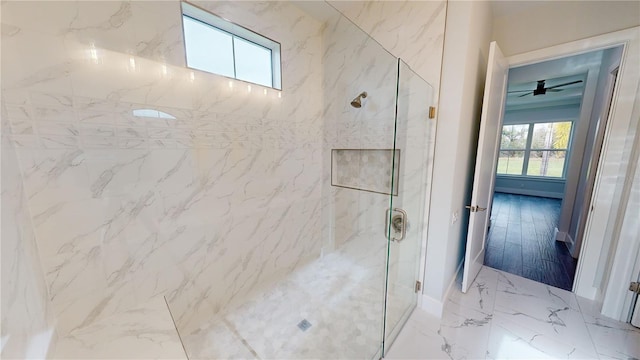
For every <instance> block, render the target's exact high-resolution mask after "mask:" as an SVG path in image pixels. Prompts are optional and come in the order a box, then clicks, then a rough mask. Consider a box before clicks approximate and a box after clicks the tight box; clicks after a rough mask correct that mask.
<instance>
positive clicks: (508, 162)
mask: <svg viewBox="0 0 640 360" xmlns="http://www.w3.org/2000/svg"><path fill="white" fill-rule="evenodd" d="M564 160H565V159H564V158H554V157H551V158H550V159H549V166H548V168H547V175H546V176H549V177H558V178H559V177H562V169H563V167H564ZM523 161H524V159H523V158H522V157H506V156H504V157H502V156H501V157H499V158H498V174H507V175H522V162H523ZM541 163H542V159H535V158H534V159H530V160H529V167H528V169H527V175H531V176H541V175H540V165H541Z"/></svg>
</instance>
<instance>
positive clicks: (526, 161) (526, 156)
mask: <svg viewBox="0 0 640 360" xmlns="http://www.w3.org/2000/svg"><path fill="white" fill-rule="evenodd" d="M563 122H570V123H571V131H569V141H568V143H567V148H566V149H542V148H540V149H539V148H536V149H532V148H531V143H532V142H533V128H534V125H535V124H551V123H563ZM511 125H528V126H529V128H528V130H527V143H526V144H525V147H524V149H503V148H502V147H501V146H499V147H498V157H500V153H501V152H503V151H522V152H524V155H523V156H524V159H523V160H522V168H521V169H520V174H519V175H518V174H501V173H498V171H497V169H496V176H504V177H517V178H532V179H538V180H547V179H548V180H566V178H567V168H568V165H569V157H570V156H571V145H572V143H573V131H574V129H575V120H571V119H566V120H544V121H528V122H514V123H510V124H502V128H504V127H505V126H511ZM500 130H501V133H502V129H500ZM532 151H564V152H566V154H565V158H564V159H565V160H564V164H563V166H562V176H561V177H555V176H539V175H527V169H529V157H530V155H531V152H532Z"/></svg>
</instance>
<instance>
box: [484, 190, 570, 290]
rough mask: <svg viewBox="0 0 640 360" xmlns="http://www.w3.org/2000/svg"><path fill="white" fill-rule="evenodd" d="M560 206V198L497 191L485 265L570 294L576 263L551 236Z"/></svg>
mask: <svg viewBox="0 0 640 360" xmlns="http://www.w3.org/2000/svg"><path fill="white" fill-rule="evenodd" d="M560 204H561V201H560V200H559V199H549V198H542V197H536V196H525V195H513V194H503V193H498V192H496V193H495V194H494V196H493V209H492V211H491V228H490V230H489V235H488V240H487V248H486V253H485V258H484V264H485V265H487V266H490V267H492V268H495V269H499V270H503V271H507V272H509V273H512V274H515V275H520V276H522V277H525V278H527V279H531V280H535V281H539V282H541V283H545V284H548V285H551V286H555V287H559V288H561V289H565V290H569V291H571V287H572V286H573V278H574V275H575V271H576V265H577V260H575V259H573V258H572V257H571V255H570V254H569V250H568V249H567V247H566V246H565V244H564V243H562V242H558V241H555V239H554V237H553V231H554V228H555V227H556V226H557V224H558V218H559V216H560Z"/></svg>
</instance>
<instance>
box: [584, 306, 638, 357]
mask: <svg viewBox="0 0 640 360" xmlns="http://www.w3.org/2000/svg"><path fill="white" fill-rule="evenodd" d="M577 299H578V303H579V304H580V308H581V309H582V315H583V316H584V321H585V323H586V324H587V329H589V334H590V335H591V339H592V340H593V342H594V344H595V347H596V350H597V351H598V354H600V357H601V358H603V359H639V358H640V329H638V328H636V327H633V326H632V325H631V324H628V323H622V322H619V321H614V320H611V319H609V318H606V317H604V316H602V315H601V314H599V313H598V310H597V309H598V306H597V305H596V304H594V303H593V302H592V301H590V300H587V299H584V298H581V297H577ZM594 305H595V306H594Z"/></svg>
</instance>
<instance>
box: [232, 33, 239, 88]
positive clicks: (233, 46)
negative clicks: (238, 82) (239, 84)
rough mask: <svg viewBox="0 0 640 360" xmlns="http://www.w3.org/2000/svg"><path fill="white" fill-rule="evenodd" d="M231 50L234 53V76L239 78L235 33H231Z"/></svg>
mask: <svg viewBox="0 0 640 360" xmlns="http://www.w3.org/2000/svg"><path fill="white" fill-rule="evenodd" d="M231 50H232V51H231V52H232V55H233V77H234V78H236V79H237V78H238V74H237V72H236V37H235V35H231Z"/></svg>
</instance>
